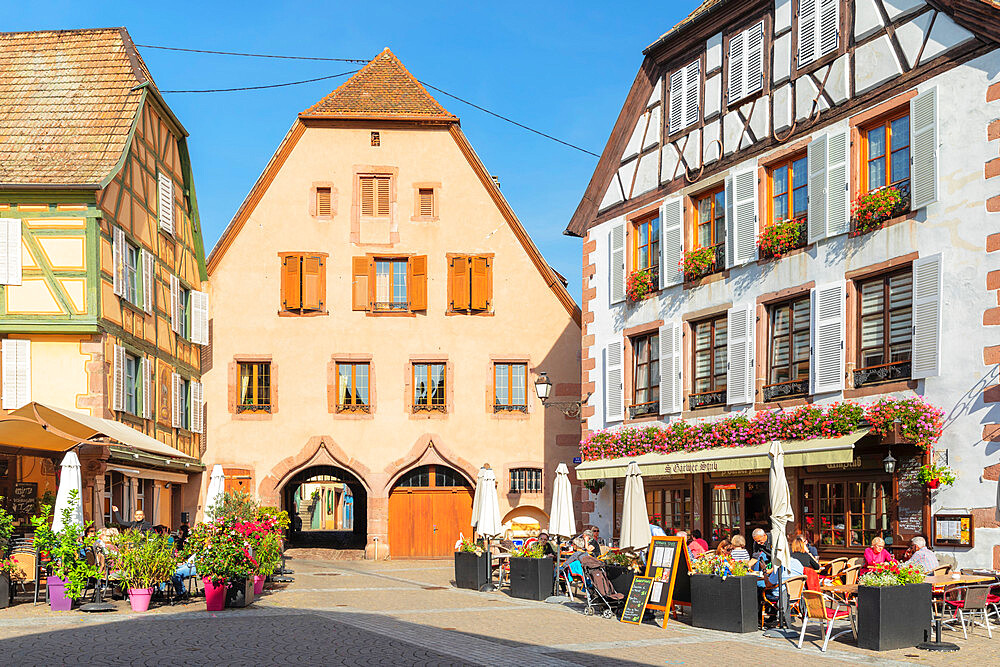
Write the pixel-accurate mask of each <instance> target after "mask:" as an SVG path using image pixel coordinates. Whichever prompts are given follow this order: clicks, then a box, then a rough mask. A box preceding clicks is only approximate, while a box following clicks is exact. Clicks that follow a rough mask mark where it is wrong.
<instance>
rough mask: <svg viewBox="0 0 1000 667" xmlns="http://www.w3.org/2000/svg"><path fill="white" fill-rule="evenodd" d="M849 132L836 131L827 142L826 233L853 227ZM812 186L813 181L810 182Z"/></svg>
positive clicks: (810, 186)
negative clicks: (850, 193) (850, 192)
mask: <svg viewBox="0 0 1000 667" xmlns="http://www.w3.org/2000/svg"><path fill="white" fill-rule="evenodd" d="M849 146H850V141H849V140H848V138H847V132H846V131H844V132H834V133H833V134H830V135H829V136H828V137H827V144H826V235H827V236H837V235H838V234H846V233H847V232H848V231H849V230H850V228H851V204H850V197H849V188H850V183H849V180H848V179H849V177H850V174H849V171H848V167H847V165H848V148H849ZM809 188H810V189H811V188H812V182H810V183H809Z"/></svg>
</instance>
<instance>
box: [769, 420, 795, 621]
mask: <svg viewBox="0 0 1000 667" xmlns="http://www.w3.org/2000/svg"><path fill="white" fill-rule="evenodd" d="M768 456H769V457H770V458H771V468H770V470H769V472H768V490H769V492H770V501H771V555H772V557H773V559H774V563H775V565H776V566H777V567H778V573H779V574H778V577H779V581H780V582H784V580H785V576H784V572H785V571H787V568H788V563H789V561H790V560H791V557H792V556H791V550H790V549H789V548H788V535H787V533H786V532H785V528H786V526H787V525H788V524H789V523H791V522H792V521H793V520H794V519H795V515H794V514H793V513H792V503H791V501H790V498H789V496H790V495H791V494H790V493H789V490H788V478H787V477H785V451H784V450H783V449H782V448H781V443H780V442H779V441H777V440H775V441H774V442H772V443H771V449H770V450H768ZM778 596H779V597H778V607H779V614H780V615H781V625H782V627H787V624H788V591H787V589H786V588H785V587H784V586H779V588H778Z"/></svg>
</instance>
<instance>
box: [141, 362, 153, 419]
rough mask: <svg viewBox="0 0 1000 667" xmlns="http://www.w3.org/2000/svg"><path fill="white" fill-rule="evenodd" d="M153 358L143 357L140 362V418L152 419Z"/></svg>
mask: <svg viewBox="0 0 1000 667" xmlns="http://www.w3.org/2000/svg"><path fill="white" fill-rule="evenodd" d="M154 363H156V362H155V361H154V357H144V358H143V360H142V416H143V417H145V418H146V419H152V418H153V364H154Z"/></svg>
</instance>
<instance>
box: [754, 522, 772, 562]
mask: <svg viewBox="0 0 1000 667" xmlns="http://www.w3.org/2000/svg"><path fill="white" fill-rule="evenodd" d="M751 536H752V537H753V542H752V543H751V544H750V560H754V561H756V560H763V561H764V562H768V563H769V562H770V561H771V536H770V535H768V534H767V533H765V532H764V530H763V529H761V528H754V530H753V533H751Z"/></svg>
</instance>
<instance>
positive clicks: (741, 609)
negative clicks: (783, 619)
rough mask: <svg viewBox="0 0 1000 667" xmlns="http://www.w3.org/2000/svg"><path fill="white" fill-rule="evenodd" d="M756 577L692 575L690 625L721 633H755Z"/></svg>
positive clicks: (757, 620) (757, 618) (756, 627)
mask: <svg viewBox="0 0 1000 667" xmlns="http://www.w3.org/2000/svg"><path fill="white" fill-rule="evenodd" d="M757 612H758V607H757V577H726V578H725V579H723V578H722V577H720V576H718V575H715V574H692V575H691V625H693V626H694V627H696V628H709V629H711V630H722V631H724V632H756V631H757V629H758V625H759V620H760V619H759V617H758V613H757Z"/></svg>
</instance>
